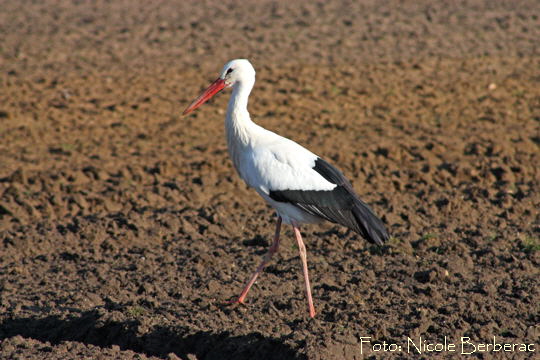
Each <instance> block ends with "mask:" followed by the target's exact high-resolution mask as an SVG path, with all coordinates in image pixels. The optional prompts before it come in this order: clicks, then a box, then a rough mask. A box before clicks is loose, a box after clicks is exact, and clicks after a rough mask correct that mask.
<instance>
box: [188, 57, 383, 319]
mask: <svg viewBox="0 0 540 360" xmlns="http://www.w3.org/2000/svg"><path fill="white" fill-rule="evenodd" d="M254 84H255V69H254V68H253V66H252V65H251V63H250V62H249V61H248V60H245V59H236V60H232V61H229V62H228V63H227V64H225V66H224V67H223V70H222V71H221V74H220V75H219V77H218V78H217V80H216V81H214V82H213V83H212V84H211V85H210V86H209V87H208V88H207V89H206V90H205V91H204V92H203V93H202V94H201V95H200V96H199V97H198V98H197V99H195V100H194V101H193V102H192V103H191V105H189V106H188V107H187V109H186V110H185V111H184V115H185V114H188V113H190V112H192V111H193V110H195V109H196V108H198V107H199V106H201V105H202V104H203V103H205V102H206V101H207V100H208V99H210V98H211V97H212V96H214V95H215V94H217V93H218V92H219V91H221V90H222V89H224V88H228V87H232V96H231V98H230V100H229V105H228V107H227V116H226V119H225V129H226V132H227V145H228V149H229V154H230V156H231V158H232V161H233V164H234V167H235V168H236V170H237V171H238V174H239V175H240V177H241V178H242V179H243V180H244V181H245V182H246V183H247V185H248V186H250V187H252V188H254V189H255V191H257V192H258V193H259V195H261V196H262V197H263V199H264V200H266V202H267V203H268V204H270V205H271V206H273V207H274V208H275V209H276V212H277V226H276V232H275V236H274V242H273V243H272V245H271V246H270V248H269V249H268V252H267V253H266V255H265V256H264V258H263V261H262V263H261V264H260V265H259V267H258V268H257V269H256V270H255V272H254V273H253V275H252V276H251V278H250V279H249V281H248V283H247V284H246V286H245V288H244V290H243V291H242V293H241V294H240V296H239V297H238V299H237V300H235V301H232V302H233V303H241V304H243V303H244V299H245V297H246V295H247V293H248V291H249V289H250V288H251V286H252V285H253V283H254V282H255V280H256V279H257V276H258V275H259V274H260V272H261V271H262V270H263V268H264V267H265V266H266V264H267V263H268V262H269V261H270V259H271V257H272V255H274V254H275V253H276V252H277V251H278V248H279V241H280V239H279V234H280V229H281V223H282V221H283V222H284V223H286V224H291V225H292V227H293V230H294V234H295V236H296V241H297V242H298V249H299V252H300V258H301V260H302V266H303V271H304V280H305V287H306V295H307V300H308V306H309V315H310V316H311V317H314V316H315V308H314V306H313V300H312V297H311V287H310V285H309V277H308V266H307V259H306V247H305V246H304V242H303V241H302V236H301V234H300V229H299V225H300V224H303V223H318V222H321V221H323V220H328V221H331V222H333V223H338V224H341V225H344V226H346V227H348V228H349V229H351V230H354V231H355V232H357V233H358V234H360V235H361V236H362V237H364V238H365V239H366V240H368V241H369V242H372V243H375V244H379V245H381V244H383V243H384V242H385V241H386V240H387V239H388V233H387V232H386V229H385V227H384V225H383V223H382V221H381V220H380V219H379V218H378V217H377V216H376V215H375V214H374V213H373V211H372V210H371V208H370V207H369V206H368V205H367V204H366V203H364V202H363V201H362V200H360V198H359V197H358V195H357V194H356V193H355V191H354V189H353V187H352V186H351V183H350V182H349V181H348V180H347V179H346V178H345V176H343V174H342V173H341V171H339V170H338V169H336V168H335V167H334V166H332V165H331V164H329V163H328V162H326V161H325V160H323V159H322V158H320V157H318V156H317V155H315V154H313V153H312V152H311V151H309V150H307V149H305V148H303V147H302V146H300V145H298V144H297V143H295V142H294V141H291V140H289V139H286V138H284V137H282V136H279V135H277V134H275V133H273V132H271V131H268V130H266V129H264V128H263V127H261V126H259V125H257V124H255V123H254V122H253V121H252V120H251V118H250V116H249V112H248V110H247V104H248V97H249V94H250V92H251V89H252V88H253V85H254Z"/></svg>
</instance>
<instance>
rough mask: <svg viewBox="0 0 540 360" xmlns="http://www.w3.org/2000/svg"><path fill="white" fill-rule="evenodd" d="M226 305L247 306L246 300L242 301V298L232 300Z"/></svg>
mask: <svg viewBox="0 0 540 360" xmlns="http://www.w3.org/2000/svg"><path fill="white" fill-rule="evenodd" d="M225 304H227V305H234V304H241V305H246V303H245V302H244V299H240V298H236V299H231V300H229V301H226V302H225Z"/></svg>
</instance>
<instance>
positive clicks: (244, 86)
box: [225, 77, 256, 150]
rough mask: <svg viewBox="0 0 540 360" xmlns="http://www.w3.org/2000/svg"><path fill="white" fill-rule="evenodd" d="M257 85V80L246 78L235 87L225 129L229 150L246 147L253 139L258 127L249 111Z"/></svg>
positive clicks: (228, 108)
mask: <svg viewBox="0 0 540 360" xmlns="http://www.w3.org/2000/svg"><path fill="white" fill-rule="evenodd" d="M254 84H255V78H254V77H253V78H246V79H242V80H241V81H237V82H236V83H235V84H234V85H233V90H232V95H231V99H230V100H229V106H228V107H227V118H226V121H225V128H226V131H227V142H228V145H229V150H231V147H233V146H245V145H247V144H248V143H249V142H250V141H251V139H252V137H253V131H254V127H256V125H255V124H254V123H253V121H251V118H250V116H249V112H248V110H247V104H248V98H249V94H250V93H251V89H253V85H254Z"/></svg>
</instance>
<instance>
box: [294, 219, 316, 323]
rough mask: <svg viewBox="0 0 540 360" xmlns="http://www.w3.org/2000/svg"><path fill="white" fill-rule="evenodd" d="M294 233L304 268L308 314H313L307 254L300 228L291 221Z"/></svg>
mask: <svg viewBox="0 0 540 360" xmlns="http://www.w3.org/2000/svg"><path fill="white" fill-rule="evenodd" d="M293 229H294V235H296V241H297V242H298V250H299V252H300V259H302V268H303V270H304V282H305V285H306V296H307V301H308V306H309V316H311V317H314V316H315V307H314V306H313V298H312V297H311V286H310V285H309V275H308V266H307V254H306V246H305V245H304V242H303V241H302V235H301V234H300V229H299V228H298V226H297V225H296V224H294V223H293Z"/></svg>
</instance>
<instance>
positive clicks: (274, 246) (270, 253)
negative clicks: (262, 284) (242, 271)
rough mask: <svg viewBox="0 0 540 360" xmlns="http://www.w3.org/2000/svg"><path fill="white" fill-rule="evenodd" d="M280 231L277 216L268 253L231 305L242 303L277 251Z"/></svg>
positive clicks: (279, 217)
mask: <svg viewBox="0 0 540 360" xmlns="http://www.w3.org/2000/svg"><path fill="white" fill-rule="evenodd" d="M280 230H281V216H278V219H277V223H276V234H275V235H274V242H273V243H272V246H270V248H269V249H268V252H267V253H266V254H265V255H264V258H263V261H262V263H261V264H260V265H259V267H258V268H257V270H255V272H254V273H253V275H251V278H250V279H249V281H248V283H247V284H246V287H245V288H244V290H242V293H241V294H240V296H239V297H238V299H237V300H233V301H231V303H240V304H243V303H244V299H245V298H246V295H247V293H248V291H249V289H250V288H251V286H252V285H253V284H254V283H255V280H257V277H258V276H259V274H260V273H261V271H262V270H263V269H264V267H265V266H266V264H268V262H269V261H270V259H271V258H272V256H273V255H274V254H275V253H277V251H278V249H279V232H280Z"/></svg>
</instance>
